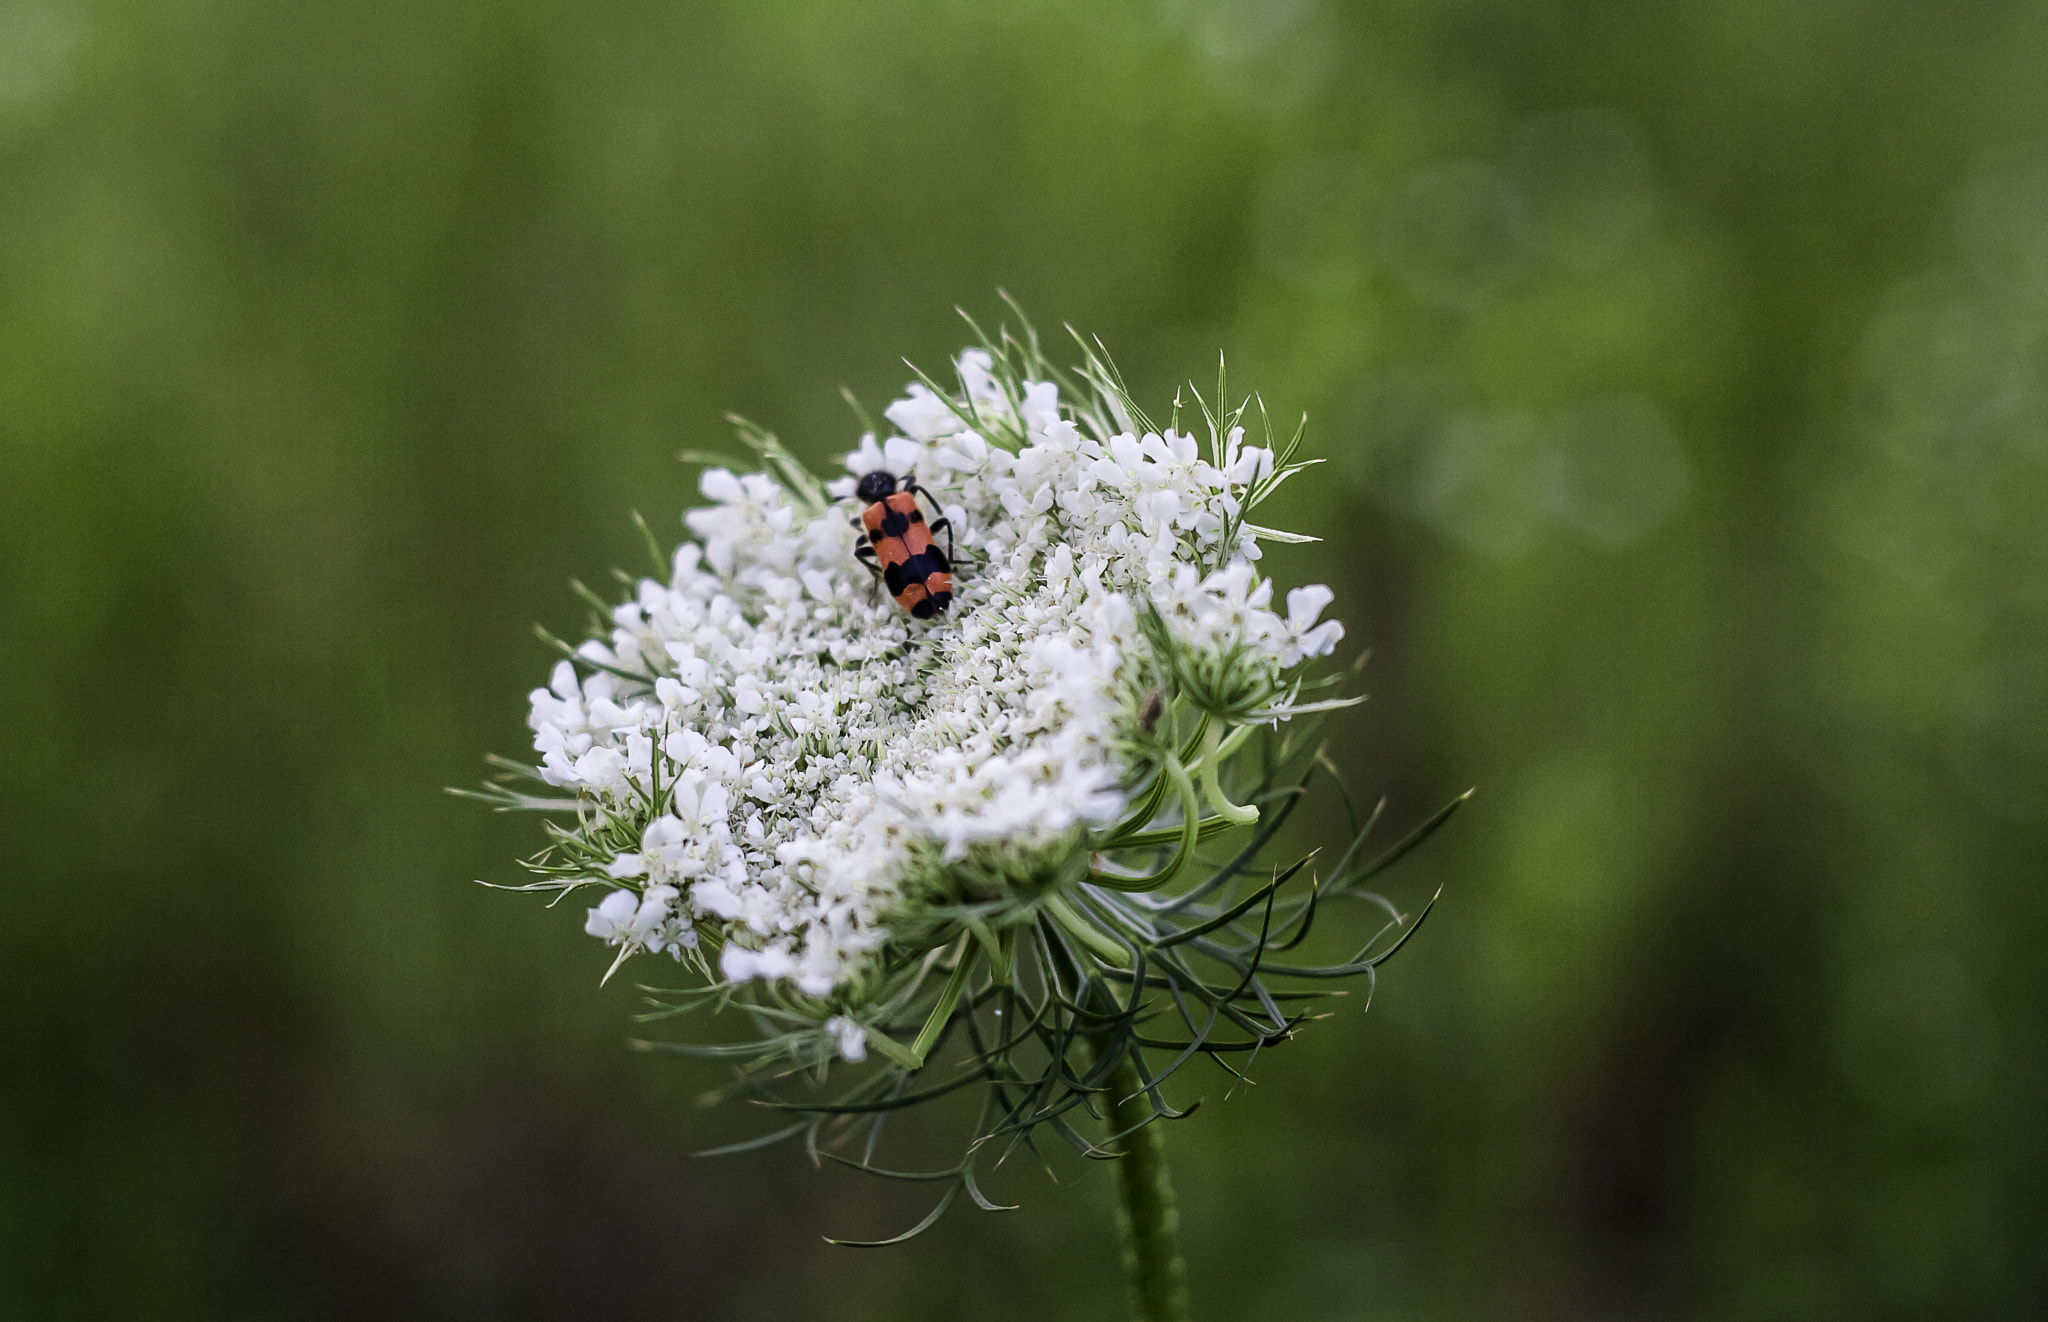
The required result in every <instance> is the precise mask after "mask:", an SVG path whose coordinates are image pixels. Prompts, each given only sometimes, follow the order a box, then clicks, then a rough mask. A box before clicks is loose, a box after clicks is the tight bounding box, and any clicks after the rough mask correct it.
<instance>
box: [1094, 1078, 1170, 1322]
mask: <svg viewBox="0 0 2048 1322" xmlns="http://www.w3.org/2000/svg"><path fill="white" fill-rule="evenodd" d="M1143 1087H1144V1085H1143V1083H1142V1082H1141V1081H1140V1080H1139V1078H1138V1068H1137V1066H1136V1065H1135V1064H1134V1063H1133V1062H1132V1061H1131V1059H1130V1057H1129V1056H1126V1057H1124V1059H1123V1062H1122V1063H1121V1064H1119V1065H1118V1066H1117V1067H1116V1069H1115V1071H1114V1072H1113V1073H1111V1075H1110V1077H1109V1128H1110V1132H1111V1133H1121V1132H1122V1131H1124V1130H1126V1129H1130V1128H1131V1127H1132V1126H1134V1125H1136V1124H1138V1123H1139V1122H1140V1121H1142V1120H1145V1119H1146V1118H1147V1117H1149V1116H1151V1114H1152V1104H1151V1102H1150V1100H1149V1099H1147V1097H1146V1096H1145V1093H1144V1092H1143V1091H1142V1090H1143ZM1165 1128H1166V1127H1165V1125H1164V1124H1162V1123H1161V1122H1159V1121H1157V1120H1154V1121H1152V1123H1150V1124H1148V1125H1146V1126H1145V1127H1144V1128H1142V1129H1138V1130H1136V1131H1135V1132H1133V1133H1131V1134H1129V1135H1126V1136H1125V1138H1124V1139H1123V1143H1122V1146H1123V1156H1122V1157H1120V1158H1118V1159H1117V1161H1116V1191H1117V1218H1116V1219H1117V1227H1118V1229H1120V1230H1121V1231H1122V1232H1123V1242H1124V1276H1125V1278H1126V1279H1127V1280H1128V1281H1129V1283H1130V1291H1131V1317H1132V1319H1133V1322H1187V1319H1188V1284H1187V1264H1186V1263H1185V1262H1183V1261H1182V1259H1181V1256H1180V1213H1179V1212H1178V1211H1176V1210H1175V1208H1174V1205H1173V1180H1172V1179H1171V1178H1170V1177H1169V1175H1168V1173H1167V1169H1166V1135H1165V1132H1164V1131H1165Z"/></svg>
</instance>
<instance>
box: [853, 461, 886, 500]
mask: <svg viewBox="0 0 2048 1322" xmlns="http://www.w3.org/2000/svg"><path fill="white" fill-rule="evenodd" d="M895 493H896V475H895V474H894V473H892V472H890V471H889V470H888V469H886V468H878V469H876V470H875V471H874V472H872V473H869V474H868V475H867V476H866V477H864V478H862V479H861V480H860V485H859V486H857V487H855V488H854V489H853V494H854V495H856V496H859V497H860V499H861V503H862V504H863V505H872V504H874V503H875V502H876V501H878V500H880V499H881V498H882V497H884V496H890V495H894V494H895Z"/></svg>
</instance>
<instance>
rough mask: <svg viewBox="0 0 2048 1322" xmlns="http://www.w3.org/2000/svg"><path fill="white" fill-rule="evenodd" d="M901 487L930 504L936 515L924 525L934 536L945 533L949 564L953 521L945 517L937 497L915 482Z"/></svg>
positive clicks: (951, 558) (950, 560)
mask: <svg viewBox="0 0 2048 1322" xmlns="http://www.w3.org/2000/svg"><path fill="white" fill-rule="evenodd" d="M903 489H904V490H905V491H908V492H909V493H910V494H911V495H913V496H923V497H924V498H925V500H926V501H928V502H929V503H930V504H931V507H932V513H934V514H936V515H937V516H938V517H937V518H935V519H933V520H931V521H930V522H929V523H927V524H925V527H926V528H928V529H930V531H931V532H932V534H933V535H934V536H937V535H938V534H939V533H944V534H946V563H947V564H948V565H951V564H952V563H953V521H952V520H951V519H949V518H947V517H946V511H945V509H944V508H943V507H942V506H941V505H940V504H939V500H938V497H936V496H934V495H933V494H932V493H931V492H929V491H927V490H925V489H924V488H923V487H921V486H919V485H918V484H917V483H915V482H911V483H907V484H906V485H905V486H904V488H903Z"/></svg>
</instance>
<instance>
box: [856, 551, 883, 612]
mask: <svg viewBox="0 0 2048 1322" xmlns="http://www.w3.org/2000/svg"><path fill="white" fill-rule="evenodd" d="M853 558H854V559H855V560H858V561H860V567H861V568H862V569H865V570H867V571H868V573H869V575H870V576H871V577H872V579H873V581H872V582H871V583H870V584H869V585H868V598H869V599H870V600H872V599H873V598H874V595H875V590H876V589H877V588H879V587H880V586H881V584H882V567H881V566H880V565H878V564H876V563H875V548H874V547H872V546H870V545H869V544H868V539H867V538H865V537H863V538H861V539H860V540H859V541H857V542H855V543H854V544H853Z"/></svg>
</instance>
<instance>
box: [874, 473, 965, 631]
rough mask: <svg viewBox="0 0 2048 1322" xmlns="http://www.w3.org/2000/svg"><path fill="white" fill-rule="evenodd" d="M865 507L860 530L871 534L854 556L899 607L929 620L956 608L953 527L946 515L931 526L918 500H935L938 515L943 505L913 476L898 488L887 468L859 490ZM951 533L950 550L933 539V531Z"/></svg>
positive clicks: (948, 546)
mask: <svg viewBox="0 0 2048 1322" xmlns="http://www.w3.org/2000/svg"><path fill="white" fill-rule="evenodd" d="M854 494H855V495H856V496H859V497H860V499H861V503H862V505H863V506H864V508H863V509H862V510H861V512H860V522H861V526H862V527H864V528H866V529H867V535H866V536H865V537H863V538H862V539H861V540H860V541H859V542H857V543H855V545H854V548H853V554H854V557H855V558H856V559H858V560H859V561H860V562H861V563H862V564H863V565H865V566H867V569H868V572H869V573H871V574H876V575H879V576H880V577H881V580H882V585H883V586H884V587H886V588H888V589H889V595H890V596H892V597H894V598H896V604H897V605H898V606H901V607H902V608H903V609H904V610H905V611H907V612H909V613H910V615H911V617H912V618H914V619H919V620H929V619H931V618H932V617H933V616H934V615H937V614H938V613H939V612H941V611H943V610H945V609H946V607H948V606H950V605H952V604H953V557H952V549H953V527H952V524H951V523H949V522H948V521H947V520H946V519H945V518H944V517H940V518H938V519H935V520H933V521H932V522H930V523H926V522H925V519H924V511H923V510H921V509H919V508H918V505H917V498H918V497H919V496H923V497H924V498H925V499H926V500H931V502H932V509H933V511H934V512H936V511H937V510H938V507H939V503H938V502H937V501H936V500H932V495H931V493H930V492H929V491H926V490H925V489H924V488H923V487H921V486H919V485H918V484H917V483H916V482H914V481H912V480H911V479H910V478H904V479H903V488H902V490H900V491H899V490H897V487H896V475H895V474H894V473H891V472H888V471H886V470H878V471H876V472H873V473H869V474H868V475H867V476H866V477H863V478H862V479H861V480H860V485H859V486H857V487H855V488H854ZM941 532H942V533H945V534H946V549H945V550H943V551H941V550H940V549H939V544H938V543H937V542H936V541H934V540H932V535H933V534H934V533H941Z"/></svg>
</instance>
